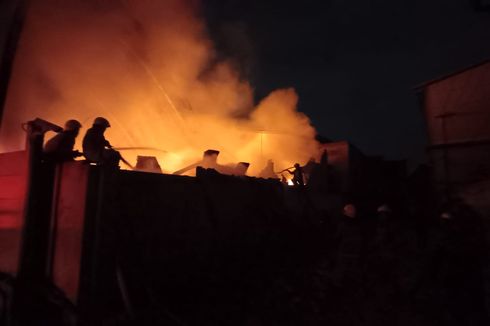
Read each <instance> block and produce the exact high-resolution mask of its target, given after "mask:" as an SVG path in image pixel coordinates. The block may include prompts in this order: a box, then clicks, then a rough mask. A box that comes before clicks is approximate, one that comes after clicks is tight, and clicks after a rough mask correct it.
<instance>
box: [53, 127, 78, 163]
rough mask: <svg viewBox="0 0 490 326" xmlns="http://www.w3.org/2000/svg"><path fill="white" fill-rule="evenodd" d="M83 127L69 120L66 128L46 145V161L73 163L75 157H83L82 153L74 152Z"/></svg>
mask: <svg viewBox="0 0 490 326" xmlns="http://www.w3.org/2000/svg"><path fill="white" fill-rule="evenodd" d="M81 127H82V125H81V124H80V122H78V121H77V120H68V121H67V122H66V123H65V128H64V129H63V130H62V131H61V132H59V133H58V134H57V135H56V136H54V137H53V138H51V139H50V140H48V141H47V142H46V144H45V145H44V153H45V156H46V159H48V160H50V161H55V162H64V161H73V159H74V158H75V157H78V156H82V153H80V152H79V151H76V150H73V147H74V146H75V139H76V138H77V136H78V133H79V132H80V128H81Z"/></svg>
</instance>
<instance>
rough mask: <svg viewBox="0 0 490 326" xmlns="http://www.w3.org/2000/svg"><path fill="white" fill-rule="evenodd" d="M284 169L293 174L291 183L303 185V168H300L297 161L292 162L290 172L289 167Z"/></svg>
mask: <svg viewBox="0 0 490 326" xmlns="http://www.w3.org/2000/svg"><path fill="white" fill-rule="evenodd" d="M286 171H288V172H289V173H290V174H291V175H292V176H293V185H295V186H300V187H301V186H304V185H305V183H304V180H303V169H302V168H301V166H300V165H299V163H296V164H294V171H293V172H291V171H290V170H289V169H288V170H286Z"/></svg>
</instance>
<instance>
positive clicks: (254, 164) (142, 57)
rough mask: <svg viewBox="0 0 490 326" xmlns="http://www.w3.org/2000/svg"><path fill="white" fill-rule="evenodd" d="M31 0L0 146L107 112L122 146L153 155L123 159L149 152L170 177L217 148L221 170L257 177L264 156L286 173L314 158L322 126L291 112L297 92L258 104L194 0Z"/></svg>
mask: <svg viewBox="0 0 490 326" xmlns="http://www.w3.org/2000/svg"><path fill="white" fill-rule="evenodd" d="M31 3H32V4H31V8H30V10H29V13H28V16H27V20H26V26H25V30H24V33H23V36H22V39H21V43H20V48H19V50H18V54H17V57H16V62H15V66H14V73H13V78H12V81H11V85H10V89H9V97H8V101H7V107H6V112H5V116H4V119H3V125H2V130H1V133H2V134H1V146H2V150H14V149H19V148H21V147H22V146H23V143H24V139H23V135H22V131H21V130H20V124H21V123H22V122H25V121H28V120H31V119H33V118H34V117H41V118H44V119H46V120H49V121H52V122H54V123H58V124H60V125H63V122H64V121H65V120H67V119H71V118H75V119H78V120H80V121H81V122H82V124H83V126H84V129H85V128H88V127H90V125H91V122H92V120H93V119H94V118H95V117H97V116H104V117H106V118H107V119H109V120H110V122H111V124H112V128H110V129H109V130H108V131H107V133H106V136H107V138H108V139H109V140H110V141H111V143H112V144H113V145H114V146H115V147H147V148H155V149H158V150H142V149H139V150H133V151H123V152H122V154H123V156H125V157H126V158H127V159H128V160H129V161H132V162H134V161H135V159H136V155H138V154H140V155H154V156H156V157H157V158H158V160H159V162H160V164H161V165H162V167H163V169H164V170H165V172H172V171H175V170H178V169H179V168H182V167H183V166H186V165H188V164H191V163H193V162H195V161H197V160H199V159H200V158H201V157H202V152H203V151H204V150H206V149H210V148H212V149H217V150H220V151H221V154H220V157H219V162H220V163H222V164H226V163H233V162H238V161H245V162H250V163H251V166H250V169H249V174H252V175H256V174H257V173H258V172H259V171H260V170H261V169H262V168H263V167H264V166H265V164H266V162H267V160H268V159H272V160H274V162H275V166H276V169H277V170H282V169H283V168H286V167H289V166H292V164H293V163H295V162H299V163H304V162H306V160H308V159H309V158H310V157H312V156H315V154H316V151H317V144H316V142H315V140H314V135H315V130H314V128H313V127H312V126H311V125H310V121H309V120H308V118H307V117H306V116H305V115H304V114H302V113H299V112H297V111H296V105H297V101H298V97H297V95H296V93H295V91H294V90H293V89H282V90H278V91H274V92H272V93H271V94H270V95H269V96H267V97H266V98H265V99H263V100H262V101H261V102H260V103H259V104H258V105H254V103H253V91H252V87H251V86H250V84H249V83H248V82H246V81H243V80H241V79H240V78H239V76H238V74H237V72H236V71H235V70H234V69H233V68H232V65H231V64H229V63H228V62H226V61H221V62H218V63H216V62H217V60H216V56H215V52H214V49H213V44H212V42H211V41H210V40H209V37H208V35H207V33H206V28H205V24H204V23H203V21H202V20H201V19H199V15H198V6H196V4H195V1H183V0H167V1H151V0H128V1H120V0H117V1H116V0H90V1H88V0H71V1H56V0H34V1H31ZM84 129H82V131H81V133H82V135H83V133H84ZM79 138H81V137H79ZM80 140H81V139H80ZM77 146H78V147H79V146H80V144H78V145H77Z"/></svg>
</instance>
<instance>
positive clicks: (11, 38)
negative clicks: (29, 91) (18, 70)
mask: <svg viewBox="0 0 490 326" xmlns="http://www.w3.org/2000/svg"><path fill="white" fill-rule="evenodd" d="M27 3H28V0H10V1H4V2H3V3H2V4H1V5H0V12H1V15H5V16H4V17H2V18H3V19H4V20H5V21H6V22H7V26H5V31H6V34H5V37H4V39H5V41H4V44H3V48H2V49H0V60H1V61H0V126H1V123H2V120H3V111H4V107H5V102H6V100H7V93H8V86H9V82H10V77H11V75H12V69H13V65H14V59H15V53H16V52H17V45H18V44H19V39H20V35H21V32H22V28H23V26H24V20H25V16H26V11H27ZM0 46H1V44H0Z"/></svg>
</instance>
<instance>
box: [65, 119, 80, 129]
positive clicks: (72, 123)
mask: <svg viewBox="0 0 490 326" xmlns="http://www.w3.org/2000/svg"><path fill="white" fill-rule="evenodd" d="M80 128H82V124H81V123H80V122H78V121H77V120H74V119H70V120H68V121H67V122H65V130H70V131H73V130H78V129H80Z"/></svg>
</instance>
